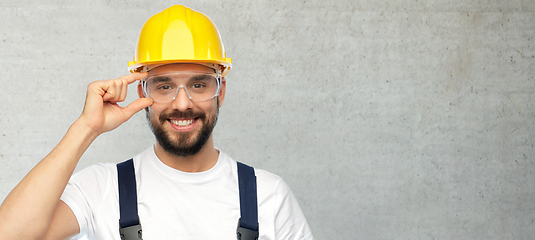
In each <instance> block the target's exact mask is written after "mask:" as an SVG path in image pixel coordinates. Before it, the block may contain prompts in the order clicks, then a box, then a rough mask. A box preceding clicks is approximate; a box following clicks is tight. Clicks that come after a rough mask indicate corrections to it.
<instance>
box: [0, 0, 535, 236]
mask: <svg viewBox="0 0 535 240" xmlns="http://www.w3.org/2000/svg"><path fill="white" fill-rule="evenodd" d="M174 3H177V2H173V1H142V0H124V1H113V0H107V1H105V0H96V1H95V0H85V1H63V0H49V1H20V0H17V1H15V0H1V2H0V22H1V24H0V66H2V67H3V71H2V74H0V80H1V83H2V84H3V91H2V94H0V102H1V103H2V107H1V108H2V111H0V164H1V167H0V199H3V198H5V196H6V195H7V194H8V193H9V191H10V190H11V189H12V188H13V187H14V186H15V185H16V184H17V182H18V181H20V179H22V177H23V176H24V175H25V174H26V173H27V172H28V171H29V170H30V169H31V167H32V166H34V165H35V164H36V163H37V162H38V161H39V160H40V159H41V158H42V157H43V156H45V155H46V154H47V153H48V152H49V151H50V150H51V149H52V148H53V147H54V146H55V144H56V143H57V142H58V141H59V140H60V139H61V137H62V135H63V134H64V133H65V131H66V130H67V128H68V127H69V125H70V124H71V123H72V122H73V121H74V120H75V119H76V118H77V117H78V115H79V114H80V112H81V110H82V107H83V103H84V95H85V88H86V86H87V84H88V83H89V82H91V81H93V80H98V79H109V78H115V77H118V76H121V75H123V74H126V73H127V70H126V64H127V61H128V60H130V59H131V58H132V56H133V51H134V46H135V42H136V38H137V34H138V31H139V29H140V28H141V25H142V24H143V22H144V21H145V20H146V19H147V18H148V17H149V16H151V15H152V14H155V13H156V12H158V11H161V10H162V9H164V8H166V7H168V6H170V5H171V4H174ZM180 3H182V4H185V5H187V6H190V7H192V8H194V9H196V10H199V11H202V12H204V13H206V14H208V15H209V16H211V18H212V19H213V20H214V22H216V24H217V26H218V27H219V29H220V32H221V35H222V37H223V39H224V42H225V47H226V49H227V53H228V55H229V56H230V57H232V58H233V61H234V67H233V69H232V71H231V73H230V74H229V76H228V91H227V98H226V101H225V103H224V105H223V108H222V109H221V114H220V121H219V123H218V126H217V130H216V133H215V138H216V144H217V146H218V147H220V148H221V149H222V150H223V151H225V152H227V153H228V154H229V155H231V156H233V157H234V158H235V159H237V160H240V161H245V162H248V163H250V164H253V165H255V166H256V167H259V168H264V169H267V170H269V171H271V172H274V173H276V174H278V175H280V176H282V177H283V178H284V179H285V180H286V181H287V182H288V183H289V185H290V186H291V187H292V189H293V191H294V193H295V194H296V196H297V198H298V199H299V201H300V203H301V206H302V208H303V211H304V212H305V214H306V216H307V218H308V221H309V224H310V226H311V228H312V230H313V232H314V234H315V236H316V238H317V239H531V238H532V237H533V236H534V235H535V223H534V221H535V178H534V176H533V174H534V172H535V148H534V141H535V126H534V124H533V122H534V121H535V108H534V107H535V79H534V76H535V46H534V45H535V41H534V40H535V1H533V0H529V1H528V0H526V1H520V0H512V1H496V0H486V1H461V0H447V1H421V0H420V1H418V0H412V1H409V0H400V1H384V0H380V1H371V2H370V1H358V0H356V1H349V0H347V1H320V0H301V1H244V0H242V1H237V0H234V1H215V0H211V1H183V2H180ZM132 93H134V92H132ZM135 96H136V94H131V95H130V97H129V100H128V101H132V100H133V99H135ZM153 141H154V140H153V138H152V134H151V133H150V131H149V129H148V127H147V124H146V121H145V119H144V115H143V114H137V115H136V116H134V118H133V119H132V120H131V121H129V122H127V123H125V124H124V125H122V126H121V127H119V128H118V129H116V130H115V131H113V132H110V133H107V134H105V135H103V136H101V137H99V139H97V141H96V142H95V143H94V144H93V145H92V147H91V148H90V149H89V150H88V152H87V153H86V154H85V155H84V157H83V159H82V160H81V162H80V164H79V168H83V167H86V166H89V165H91V164H93V163H96V162H102V161H105V162H118V161H121V160H125V159H127V158H129V157H131V156H133V155H135V154H136V153H137V152H139V151H141V150H142V149H145V148H147V147H148V146H150V145H151V144H152V143H153Z"/></svg>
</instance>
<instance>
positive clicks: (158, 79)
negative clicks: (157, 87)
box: [152, 76, 171, 83]
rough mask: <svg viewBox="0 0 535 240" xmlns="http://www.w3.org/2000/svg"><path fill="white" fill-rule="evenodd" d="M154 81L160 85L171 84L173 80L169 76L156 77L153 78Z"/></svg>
mask: <svg viewBox="0 0 535 240" xmlns="http://www.w3.org/2000/svg"><path fill="white" fill-rule="evenodd" d="M152 81H154V82H156V83H159V82H170V81H171V78H170V77H167V76H156V77H153V78H152Z"/></svg>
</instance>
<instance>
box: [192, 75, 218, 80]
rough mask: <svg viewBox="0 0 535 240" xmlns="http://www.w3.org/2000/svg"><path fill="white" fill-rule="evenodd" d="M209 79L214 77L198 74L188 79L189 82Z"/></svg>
mask: <svg viewBox="0 0 535 240" xmlns="http://www.w3.org/2000/svg"><path fill="white" fill-rule="evenodd" d="M211 77H214V76H213V75H210V74H198V75H195V76H193V77H192V78H190V81H199V80H209V79H210V78H211Z"/></svg>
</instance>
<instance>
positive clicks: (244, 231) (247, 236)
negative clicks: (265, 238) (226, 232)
mask: <svg viewBox="0 0 535 240" xmlns="http://www.w3.org/2000/svg"><path fill="white" fill-rule="evenodd" d="M240 222H241V218H240V219H238V228H237V229H236V237H237V238H238V240H258V235H259V234H258V230H256V231H254V230H251V229H248V228H244V227H241V226H240Z"/></svg>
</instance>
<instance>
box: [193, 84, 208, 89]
mask: <svg viewBox="0 0 535 240" xmlns="http://www.w3.org/2000/svg"><path fill="white" fill-rule="evenodd" d="M204 87H206V84H204V83H194V84H192V85H191V88H196V89H199V88H204Z"/></svg>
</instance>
